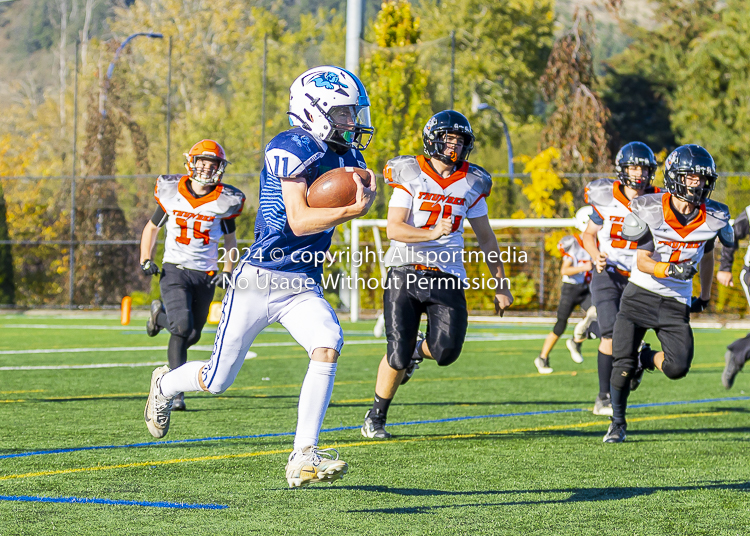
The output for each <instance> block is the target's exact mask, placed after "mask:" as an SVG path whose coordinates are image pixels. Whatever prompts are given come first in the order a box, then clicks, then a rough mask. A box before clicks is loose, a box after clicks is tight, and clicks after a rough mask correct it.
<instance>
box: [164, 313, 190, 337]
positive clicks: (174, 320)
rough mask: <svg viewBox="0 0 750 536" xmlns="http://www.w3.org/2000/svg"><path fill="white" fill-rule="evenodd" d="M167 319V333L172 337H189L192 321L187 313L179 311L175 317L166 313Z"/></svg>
mask: <svg viewBox="0 0 750 536" xmlns="http://www.w3.org/2000/svg"><path fill="white" fill-rule="evenodd" d="M167 319H168V320H169V332H170V333H171V334H172V335H177V336H178V337H186V338H187V337H189V336H190V332H191V331H193V319H192V318H191V317H190V315H189V314H188V313H187V311H184V312H183V311H180V312H179V313H177V314H175V315H170V314H169V312H167Z"/></svg>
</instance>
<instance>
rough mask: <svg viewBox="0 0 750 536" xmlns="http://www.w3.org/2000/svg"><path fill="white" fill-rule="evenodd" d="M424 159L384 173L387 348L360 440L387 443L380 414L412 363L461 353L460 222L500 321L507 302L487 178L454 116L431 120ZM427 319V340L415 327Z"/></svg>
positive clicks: (467, 130) (463, 124) (444, 361)
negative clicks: (468, 231) (491, 288)
mask: <svg viewBox="0 0 750 536" xmlns="http://www.w3.org/2000/svg"><path fill="white" fill-rule="evenodd" d="M422 140H423V142H424V150H425V153H427V155H428V156H429V158H425V157H424V156H422V155H420V156H398V157H396V158H394V159H392V160H390V161H389V162H388V163H387V164H386V167H385V170H384V175H385V181H386V184H388V185H389V186H392V187H393V188H394V190H393V195H392V196H391V200H390V203H389V205H388V224H387V228H386V232H387V235H388V238H389V239H390V240H391V246H390V248H389V249H388V251H387V252H386V262H385V264H386V266H388V267H389V268H390V269H389V270H388V277H387V279H386V282H385V292H384V294H383V307H384V314H385V332H386V338H387V340H388V349H387V353H386V355H385V356H383V359H382V361H381V362H380V366H379V368H378V375H377V380H376V384H375V399H374V403H373V406H372V409H371V410H369V411H368V412H367V414H366V415H365V422H364V425H363V426H362V429H361V432H362V435H363V436H365V437H368V438H377V439H387V438H389V437H391V434H390V433H388V432H387V431H386V430H385V423H386V419H387V416H388V407H389V406H390V404H391V401H392V400H393V397H394V395H395V394H396V390H397V389H398V387H399V385H401V384H403V383H406V381H408V380H409V378H410V377H411V375H412V374H413V373H414V370H415V369H416V368H417V366H418V363H420V362H421V361H422V360H423V359H433V360H435V361H436V362H437V364H438V365H439V366H446V365H450V364H451V363H453V362H454V361H456V359H458V356H459V355H460V353H461V348H462V346H463V343H464V338H465V336H466V328H467V326H468V312H467V309H466V298H465V296H464V286H463V281H464V280H465V279H466V270H465V269H464V265H463V258H462V254H463V248H464V239H463V228H464V226H463V223H464V221H465V220H468V221H469V223H470V224H471V227H472V229H473V230H474V233H475V234H476V237H477V241H478V242H479V247H480V248H481V250H482V252H483V253H484V256H485V261H486V263H487V266H488V268H489V269H490V275H491V276H492V277H494V278H495V281H494V282H495V283H497V286H496V287H495V288H496V290H495V312H496V313H500V314H502V313H503V311H505V309H507V308H508V307H509V306H510V304H511V303H513V296H512V295H511V293H510V289H508V288H507V287H508V285H507V280H505V281H503V280H504V278H505V272H504V270H503V263H502V261H500V251H499V249H498V245H497V239H496V238H495V233H494V232H493V231H492V228H491V227H490V222H489V219H488V217H487V213H488V209H487V202H486V201H485V197H487V196H488V195H489V194H490V189H491V188H492V178H491V177H490V175H489V173H487V172H486V171H485V170H484V169H482V168H481V167H479V166H475V165H473V164H470V163H469V162H467V161H466V159H467V158H468V156H469V153H470V152H471V150H472V149H473V148H474V134H473V132H472V130H471V125H470V124H469V121H468V120H467V119H466V117H464V116H463V115H462V114H460V113H458V112H455V111H453V110H446V111H443V112H440V113H438V114H435V115H434V116H433V117H432V118H431V119H430V120H429V121H428V122H427V125H426V126H425V128H424V131H423V133H422ZM422 313H427V334H426V336H420V335H421V334H420V333H419V321H420V318H421V316H422Z"/></svg>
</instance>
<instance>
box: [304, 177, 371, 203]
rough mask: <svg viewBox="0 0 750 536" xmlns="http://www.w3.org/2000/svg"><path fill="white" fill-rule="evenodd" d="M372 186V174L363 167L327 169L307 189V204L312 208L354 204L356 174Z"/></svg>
mask: <svg viewBox="0 0 750 536" xmlns="http://www.w3.org/2000/svg"><path fill="white" fill-rule="evenodd" d="M355 173H357V174H358V175H359V177H360V179H362V184H363V185H364V186H370V174H369V173H367V171H366V170H364V169H362V168H356V167H342V168H336V169H332V170H330V171H326V172H325V173H323V174H322V175H321V176H320V177H318V178H317V179H315V182H313V183H312V184H311V185H310V187H309V188H308V189H307V204H308V205H309V206H310V207H312V208H338V207H348V206H349V205H353V204H354V201H356V197H357V183H356V182H354V174H355Z"/></svg>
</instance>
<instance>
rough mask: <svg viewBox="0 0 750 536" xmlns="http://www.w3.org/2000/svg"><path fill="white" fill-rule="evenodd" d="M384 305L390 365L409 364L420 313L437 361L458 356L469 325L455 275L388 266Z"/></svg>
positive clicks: (401, 366)
mask: <svg viewBox="0 0 750 536" xmlns="http://www.w3.org/2000/svg"><path fill="white" fill-rule="evenodd" d="M383 308H384V314H385V333H386V337H387V339H388V353H387V355H388V364H389V365H390V366H391V368H393V369H395V370H403V369H405V368H407V367H408V366H409V364H410V363H411V359H412V356H413V354H414V349H415V348H416V345H417V333H418V332H419V321H420V318H421V316H422V313H427V334H426V337H427V347H428V348H429V349H430V354H431V355H432V357H433V358H434V359H435V361H436V362H437V364H438V365H440V366H446V365H450V364H451V363H453V362H454V361H456V359H458V356H459V355H460V354H461V348H462V347H463V344H464V339H465V338H466V329H467V327H468V325H469V313H468V311H467V309H466V297H465V296H464V290H463V288H461V281H460V280H459V278H458V277H456V276H454V275H451V274H446V273H444V272H438V271H433V270H416V269H414V268H413V267H411V266H401V267H398V268H391V269H390V270H388V279H387V280H386V289H385V292H384V294H383Z"/></svg>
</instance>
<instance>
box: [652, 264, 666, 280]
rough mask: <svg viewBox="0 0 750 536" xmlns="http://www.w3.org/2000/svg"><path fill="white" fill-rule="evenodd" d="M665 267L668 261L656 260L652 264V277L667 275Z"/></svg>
mask: <svg viewBox="0 0 750 536" xmlns="http://www.w3.org/2000/svg"><path fill="white" fill-rule="evenodd" d="M667 268H669V263H668V262H657V263H656V266H654V277H661V278H664V277H667Z"/></svg>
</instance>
